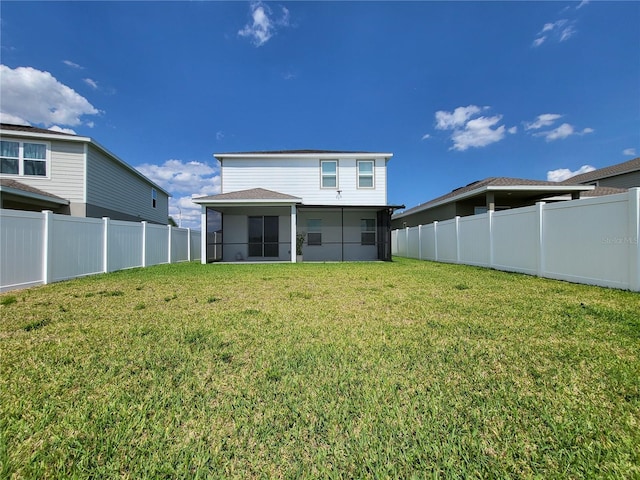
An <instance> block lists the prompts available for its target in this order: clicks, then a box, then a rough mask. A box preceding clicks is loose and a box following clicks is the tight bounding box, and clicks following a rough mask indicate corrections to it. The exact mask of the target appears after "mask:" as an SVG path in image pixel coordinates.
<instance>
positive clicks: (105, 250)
mask: <svg viewBox="0 0 640 480" xmlns="http://www.w3.org/2000/svg"><path fill="white" fill-rule="evenodd" d="M109 223H110V219H109V217H102V271H103V272H104V273H109Z"/></svg>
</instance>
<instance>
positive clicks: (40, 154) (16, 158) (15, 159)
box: [0, 140, 49, 177]
mask: <svg viewBox="0 0 640 480" xmlns="http://www.w3.org/2000/svg"><path fill="white" fill-rule="evenodd" d="M48 150H49V149H48V147H47V144H45V143H31V142H14V141H10V140H2V141H0V173H5V174H7V175H23V176H35V177H46V176H47V157H48V155H47V152H48Z"/></svg>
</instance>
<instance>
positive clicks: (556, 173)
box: [547, 165, 595, 182]
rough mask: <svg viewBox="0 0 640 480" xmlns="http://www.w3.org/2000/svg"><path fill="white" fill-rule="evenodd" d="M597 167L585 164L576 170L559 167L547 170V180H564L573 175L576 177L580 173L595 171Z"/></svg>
mask: <svg viewBox="0 0 640 480" xmlns="http://www.w3.org/2000/svg"><path fill="white" fill-rule="evenodd" d="M594 170H595V167H592V166H591V165H583V166H581V167H580V168H579V169H578V170H576V171H575V172H572V171H571V170H569V169H568V168H559V169H557V170H550V171H548V172H547V181H548V182H563V181H564V180H567V179H569V178H571V177H575V176H576V175H580V174H583V173H587V172H593V171H594Z"/></svg>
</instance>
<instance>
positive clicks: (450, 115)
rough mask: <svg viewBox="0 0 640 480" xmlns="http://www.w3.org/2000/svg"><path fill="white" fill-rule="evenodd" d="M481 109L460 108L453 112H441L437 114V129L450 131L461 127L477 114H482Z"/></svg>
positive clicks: (471, 107)
mask: <svg viewBox="0 0 640 480" xmlns="http://www.w3.org/2000/svg"><path fill="white" fill-rule="evenodd" d="M481 110H482V109H481V108H480V107H477V106H476V105H469V106H466V107H458V108H456V109H455V110H454V111H453V112H445V111H444V110H439V111H437V112H436V128H437V129H438V130H449V129H452V128H457V127H461V126H462V125H464V124H465V123H466V122H467V120H469V119H470V118H471V117H472V116H473V115H475V114H476V113H480V112H481Z"/></svg>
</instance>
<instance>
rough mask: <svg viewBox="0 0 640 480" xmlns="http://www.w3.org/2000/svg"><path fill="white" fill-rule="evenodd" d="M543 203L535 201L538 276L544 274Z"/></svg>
mask: <svg viewBox="0 0 640 480" xmlns="http://www.w3.org/2000/svg"><path fill="white" fill-rule="evenodd" d="M544 205H545V202H537V203H536V224H537V225H536V227H537V235H538V238H537V240H538V241H537V248H536V249H537V252H536V253H537V258H538V265H537V272H536V274H537V275H538V276H539V277H542V276H544Z"/></svg>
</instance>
